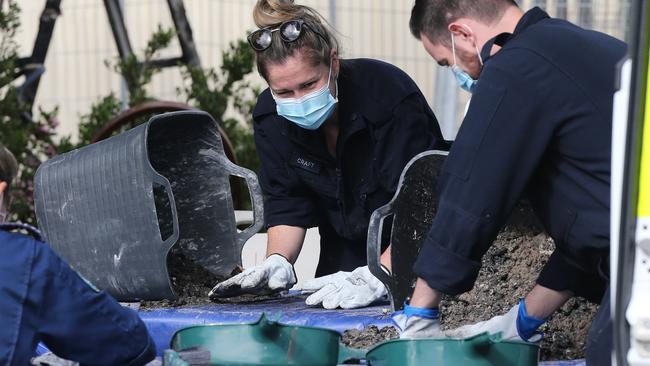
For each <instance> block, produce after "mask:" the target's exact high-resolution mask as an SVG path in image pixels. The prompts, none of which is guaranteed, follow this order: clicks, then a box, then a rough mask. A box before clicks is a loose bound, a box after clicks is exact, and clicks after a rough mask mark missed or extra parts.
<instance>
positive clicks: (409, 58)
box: [19, 0, 631, 137]
mask: <svg viewBox="0 0 650 366" xmlns="http://www.w3.org/2000/svg"><path fill="white" fill-rule="evenodd" d="M630 1H631V0H541V1H540V0H520V1H518V3H519V4H520V6H521V7H522V8H523V9H524V10H527V9H529V8H531V7H533V6H540V7H542V8H544V9H545V10H547V11H548V12H549V13H550V15H551V16H556V17H561V18H566V19H568V20H570V21H572V22H575V23H577V24H580V25H582V26H584V27H586V28H593V29H597V30H600V31H603V32H606V33H609V34H611V35H613V36H615V37H617V38H621V39H624V38H625V35H626V31H627V27H628V26H629V22H628V21H627V12H628V9H629V6H630ZM298 2H299V3H301V4H305V5H309V6H312V7H314V8H316V9H317V10H318V11H320V12H321V14H322V15H323V16H324V17H325V18H326V19H327V20H328V21H329V22H330V23H331V24H332V25H333V26H334V27H335V28H336V30H337V31H338V34H339V38H340V41H341V44H342V49H341V53H342V56H343V57H347V58H356V57H370V58H376V59H380V60H384V61H387V62H390V63H392V64H395V65H396V66H398V67H400V68H402V69H403V70H404V71H406V72H407V73H408V74H409V75H410V76H411V77H413V79H415V81H416V82H417V84H418V85H419V86H420V89H421V90H422V92H423V93H424V95H425V96H426V97H427V98H428V100H430V101H431V104H432V106H434V112H436V114H438V116H439V119H440V120H441V124H445V125H447V126H451V128H450V129H448V130H450V131H451V132H450V136H448V137H453V135H454V133H455V132H454V131H453V130H455V128H456V127H457V126H458V124H459V123H460V121H461V116H462V110H463V108H464V106H465V102H466V100H467V97H468V96H467V95H466V93H464V92H462V91H459V89H458V88H457V87H455V86H453V85H449V86H447V84H445V85H444V88H442V89H441V88H440V86H441V85H438V87H439V88H438V90H437V92H436V79H437V78H440V77H441V76H445V75H446V73H448V71H440V70H439V66H437V64H436V63H435V62H434V61H433V60H432V59H431V58H430V57H429V55H428V54H427V53H426V52H425V51H424V49H423V48H422V46H421V44H420V43H419V41H417V40H416V39H415V38H414V37H413V36H411V34H410V32H409V28H408V21H409V16H410V10H411V7H412V4H413V1H394V0H303V1H298ZM44 4H45V1H44V0H19V5H20V6H21V8H22V9H23V11H22V14H21V20H22V24H23V26H22V28H21V33H20V35H19V43H20V45H21V52H22V54H23V55H26V54H29V53H31V48H32V45H33V42H34V38H35V35H36V31H37V28H38V19H39V16H40V13H41V11H42V9H43V6H44ZM254 4H255V0H185V7H186V10H187V15H188V18H189V21H190V24H191V26H192V28H193V34H194V39H195V42H196V44H197V47H198V52H199V55H200V57H201V61H202V65H203V67H218V66H219V64H220V62H221V53H222V52H223V50H224V49H225V47H226V46H227V45H228V44H229V42H231V41H234V40H236V39H240V38H243V37H245V35H246V31H247V30H252V29H254V28H255V27H254V24H253V21H252V15H251V12H252V8H253V5H254ZM123 5H124V13H125V19H126V26H127V28H128V30H129V35H130V37H131V44H132V47H133V49H134V51H136V53H137V54H139V55H141V50H142V49H143V48H144V47H145V45H146V41H147V39H148V38H149V36H150V35H151V34H152V33H153V32H154V31H155V30H156V29H157V27H158V25H159V24H160V25H162V26H163V27H171V25H172V21H171V17H170V14H169V10H168V7H167V2H166V1H165V0H124V1H123ZM61 11H62V15H61V18H60V19H59V21H58V23H57V24H56V28H55V31H54V37H53V41H52V44H51V45H50V52H49V54H48V58H47V62H46V73H45V75H44V76H43V79H42V82H41V88H40V89H39V93H38V95H37V104H39V105H42V106H44V107H46V108H51V107H53V106H59V109H60V112H59V119H60V121H61V126H62V129H61V131H60V132H61V133H62V134H71V133H72V134H74V133H75V132H76V130H77V127H76V126H77V124H78V121H79V115H80V114H84V113H87V112H88V111H89V109H90V106H91V103H93V102H94V101H96V100H97V99H98V98H100V97H101V96H104V95H107V94H108V93H111V92H112V93H114V94H115V95H117V96H121V97H124V88H123V87H122V85H121V78H120V77H119V76H118V75H117V74H116V73H115V72H114V71H112V70H111V69H110V68H109V67H107V66H106V65H105V61H111V62H113V63H114V61H115V60H116V59H117V56H118V53H117V49H116V46H115V41H114V40H113V37H112V33H111V30H110V26H109V23H108V19H107V15H106V11H105V9H104V4H103V1H102V0H64V1H63V2H62V8H61ZM179 54H180V49H179V45H178V43H177V42H176V41H174V42H172V45H171V46H170V47H169V48H168V49H167V50H165V51H164V52H163V54H162V56H163V57H173V56H178V55H179ZM254 80H255V82H257V83H259V85H264V84H263V81H262V80H261V79H259V77H255V78H254ZM180 84H181V76H180V72H179V70H178V69H167V70H165V71H163V72H162V73H161V74H160V75H158V76H156V77H155V78H154V79H153V81H152V83H151V85H150V86H149V92H150V94H151V95H152V96H154V97H155V98H159V99H164V100H177V101H182V98H181V97H179V96H178V95H177V91H176V89H177V87H178V86H180ZM449 95H451V96H454V98H447V97H446V96H449ZM441 96H445V98H441ZM449 103H453V108H451V110H452V112H454V113H451V114H450V113H446V114H444V115H441V114H440V113H439V111H438V110H440V109H443V108H444V106H445V104H449Z"/></svg>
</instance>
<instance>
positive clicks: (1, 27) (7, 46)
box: [0, 0, 58, 224]
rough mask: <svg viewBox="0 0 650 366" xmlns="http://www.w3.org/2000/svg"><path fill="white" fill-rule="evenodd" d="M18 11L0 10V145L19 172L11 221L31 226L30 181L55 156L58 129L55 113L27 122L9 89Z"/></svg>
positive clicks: (15, 57) (28, 107) (13, 74)
mask: <svg viewBox="0 0 650 366" xmlns="http://www.w3.org/2000/svg"><path fill="white" fill-rule="evenodd" d="M19 14H20V9H19V7H18V4H17V3H16V1H14V0H9V2H8V3H7V4H5V5H4V6H3V7H2V8H0V36H1V37H2V39H0V111H1V112H0V143H2V144H3V145H5V146H6V147H7V148H8V149H9V150H11V151H12V152H13V153H14V155H16V159H17V160H18V162H19V164H20V166H19V172H18V177H17V179H16V181H14V182H13V185H14V189H13V191H12V192H13V193H12V200H13V204H12V207H11V211H12V216H11V217H10V219H11V220H20V221H23V222H27V223H31V224H34V223H35V219H34V215H33V212H34V205H33V198H32V197H33V194H34V189H33V184H32V181H33V178H34V174H35V173H36V169H37V168H38V166H39V165H40V164H41V161H43V160H45V159H48V158H49V157H51V156H53V155H54V154H56V146H57V145H56V143H55V142H54V140H53V138H54V135H55V129H56V127H57V126H58V121H57V120H56V114H57V109H56V108H55V109H54V110H52V111H44V110H42V109H39V110H38V113H37V114H36V115H35V117H33V121H30V120H28V118H27V116H28V112H29V111H31V110H32V106H31V105H26V104H24V103H21V102H20V101H19V96H18V89H17V88H16V86H15V85H13V83H12V82H13V81H14V79H15V78H16V72H17V70H16V63H17V61H18V54H17V49H18V48H17V45H16V42H15V40H14V37H15V35H16V31H17V30H18V28H19V26H20V22H19Z"/></svg>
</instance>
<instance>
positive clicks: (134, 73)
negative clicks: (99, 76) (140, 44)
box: [107, 25, 174, 106]
mask: <svg viewBox="0 0 650 366" xmlns="http://www.w3.org/2000/svg"><path fill="white" fill-rule="evenodd" d="M173 37H174V30H172V29H167V30H165V29H163V28H162V27H161V26H160V25H158V30H157V31H156V32H154V34H152V35H151V38H149V41H148V42H147V47H145V49H144V52H143V54H144V57H143V59H142V61H140V60H138V58H137V57H136V56H135V55H130V56H129V57H127V58H126V59H124V60H122V59H121V60H119V61H118V62H117V64H115V65H114V66H113V70H115V72H117V73H118V74H120V75H122V77H124V81H125V82H126V85H127V86H128V88H129V106H134V105H138V104H140V103H142V102H145V101H146V100H147V99H149V96H148V95H147V90H146V86H147V85H148V84H149V83H150V82H151V79H152V78H153V76H154V75H155V74H156V73H157V72H159V71H160V68H159V67H157V66H155V65H153V64H152V63H151V61H153V60H155V59H156V58H157V57H158V54H159V53H160V51H161V50H163V49H165V48H167V47H168V46H169V44H170V43H171V40H172V38H173ZM107 65H108V66H110V64H108V63H107Z"/></svg>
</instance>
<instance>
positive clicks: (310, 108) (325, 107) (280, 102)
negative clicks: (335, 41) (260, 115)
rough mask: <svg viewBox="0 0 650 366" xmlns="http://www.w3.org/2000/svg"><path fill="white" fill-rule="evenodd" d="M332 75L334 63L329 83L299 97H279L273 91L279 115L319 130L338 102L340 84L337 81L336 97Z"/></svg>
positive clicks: (303, 126) (310, 128)
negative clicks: (332, 90) (332, 91)
mask: <svg viewBox="0 0 650 366" xmlns="http://www.w3.org/2000/svg"><path fill="white" fill-rule="evenodd" d="M331 77H332V65H330V71H329V75H328V77H327V84H326V85H323V87H322V88H320V89H318V90H316V91H313V92H311V93H309V94H307V95H305V96H303V97H302V98H299V99H295V98H278V97H276V96H275V95H273V91H271V95H273V99H274V100H275V104H276V110H277V112H278V115H280V116H282V117H284V118H286V119H288V120H289V121H291V122H293V123H295V124H297V125H298V126H300V127H302V128H305V129H307V130H317V129H318V128H319V127H320V126H321V125H322V124H323V122H325V121H327V119H328V118H329V117H330V116H331V115H332V112H334V107H335V106H336V103H337V102H338V94H339V91H338V88H339V86H338V83H337V84H336V98H334V97H333V96H332V93H331V92H330V81H331Z"/></svg>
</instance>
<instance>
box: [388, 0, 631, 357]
mask: <svg viewBox="0 0 650 366" xmlns="http://www.w3.org/2000/svg"><path fill="white" fill-rule="evenodd" d="M410 28H411V32H412V33H413V35H414V36H415V37H416V38H418V39H420V40H421V41H422V44H423V46H424V48H425V49H426V51H427V52H428V53H429V54H430V55H431V56H432V57H433V58H434V59H435V60H436V61H437V62H438V64H440V65H441V66H451V68H452V71H453V72H454V73H455V74H456V78H457V80H458V82H459V84H460V85H461V87H463V88H464V89H465V90H468V91H470V92H472V93H473V96H472V101H471V104H470V106H469V110H468V112H467V115H466V116H465V119H464V121H463V124H462V127H461V129H460V131H459V133H458V137H457V139H456V141H455V142H454V145H453V147H452V149H451V152H450V154H449V157H448V159H447V162H446V163H445V166H444V167H443V174H442V176H441V178H440V181H439V192H438V193H439V197H438V200H439V203H438V211H437V215H436V218H435V220H434V223H433V225H432V227H431V231H430V232H429V235H428V237H427V239H426V242H425V244H424V247H423V248H422V251H421V253H420V255H419V257H418V260H417V262H416V264H415V267H414V270H415V272H416V274H417V275H418V276H419V278H418V280H417V285H416V288H415V291H414V294H413V296H412V298H411V300H410V304H409V307H407V308H406V310H405V312H404V313H403V314H398V315H397V316H396V317H395V320H396V322H398V324H399V325H400V326H401V327H402V330H403V334H402V336H403V337H421V336H425V337H426V336H439V335H441V332H440V328H439V323H438V320H437V316H438V314H437V307H438V304H439V302H440V296H441V294H442V293H446V294H451V295H455V294H459V293H462V292H465V291H468V290H470V289H471V288H472V286H473V284H474V281H475V280H476V277H477V275H478V271H479V268H480V264H481V257H482V256H483V254H484V253H485V252H486V250H487V249H488V247H489V246H490V245H491V244H492V242H493V240H494V238H495V237H496V235H497V233H498V232H499V230H500V229H501V228H502V226H503V225H504V223H505V221H506V219H507V218H508V216H509V214H510V212H511V210H512V209H513V207H514V205H515V203H516V202H517V200H519V199H520V197H522V196H525V197H527V198H528V199H529V200H530V202H531V204H532V206H533V208H534V210H535V212H536V214H537V215H538V217H539V218H540V220H541V221H542V223H543V224H544V227H545V228H546V230H547V232H548V233H549V235H550V236H551V237H552V238H553V239H554V241H555V244H556V250H555V251H554V252H553V254H552V255H551V257H550V259H549V261H548V263H547V264H546V266H545V267H544V269H543V270H542V272H541V273H540V275H539V277H538V280H537V284H536V286H535V287H534V288H533V289H532V290H531V291H530V292H529V293H528V295H527V296H526V298H525V299H523V300H522V301H520V303H519V304H518V305H516V306H515V307H513V308H512V310H510V311H509V312H508V313H507V314H505V315H503V316H499V317H495V318H493V319H490V320H489V321H487V322H482V323H478V324H475V325H470V326H466V327H461V328H459V329H457V330H455V331H453V332H451V335H452V336H458V337H466V336H471V335H474V334H477V333H481V332H483V331H489V332H492V333H496V332H502V335H503V336H504V337H505V338H506V339H510V340H517V341H521V342H535V341H539V340H540V338H541V335H540V334H538V333H537V329H538V328H539V326H541V324H543V323H544V321H545V319H547V318H548V317H549V316H550V315H551V314H552V313H553V312H554V311H555V310H557V309H558V308H559V307H561V306H562V304H564V303H565V302H566V301H567V300H568V299H569V298H571V297H572V296H575V295H577V296H582V297H585V298H587V299H589V300H591V301H598V300H599V299H601V298H603V294H604V292H605V290H606V287H607V275H608V269H609V265H608V253H609V191H610V150H611V116H612V98H613V94H614V86H615V82H614V79H615V71H616V68H615V67H616V64H617V62H618V61H619V60H621V59H622V57H623V56H624V54H625V50H626V46H625V44H624V43H623V42H621V41H618V40H616V39H614V38H612V37H609V36H607V35H604V34H601V33H598V32H594V31H588V30H584V29H581V28H579V27H577V26H575V25H573V24H571V23H569V22H566V21H563V20H559V19H551V18H549V16H548V15H547V14H546V13H545V12H544V11H542V10H541V9H539V8H534V9H532V10H530V11H528V12H526V13H523V12H522V11H521V10H520V9H519V8H518V7H517V5H516V3H515V2H514V1H511V0H416V1H415V5H414V7H413V10H412V13H411V20H410ZM604 299H605V300H607V299H608V298H607V297H604ZM601 308H605V307H601ZM592 330H593V329H592ZM600 349H603V348H602V347H601V348H600ZM588 356H589V352H588ZM605 359H609V356H606V357H605Z"/></svg>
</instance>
